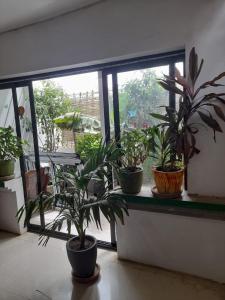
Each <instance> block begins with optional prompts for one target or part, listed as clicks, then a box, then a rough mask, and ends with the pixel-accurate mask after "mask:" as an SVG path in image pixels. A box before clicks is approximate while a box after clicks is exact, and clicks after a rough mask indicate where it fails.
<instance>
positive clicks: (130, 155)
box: [118, 129, 148, 194]
mask: <svg viewBox="0 0 225 300" xmlns="http://www.w3.org/2000/svg"><path fill="white" fill-rule="evenodd" d="M120 145H121V149H122V153H123V156H122V157H121V159H120V163H121V167H120V170H119V173H118V177H119V182H120V186H121V188H122V191H123V193H126V194H137V193H139V192H140V190H141V186H142V182H143V169H142V164H143V162H144V161H145V160H146V158H147V157H148V147H147V146H148V145H147V141H146V135H145V133H144V130H141V129H133V130H129V131H124V132H123V135H122V138H121V141H120Z"/></svg>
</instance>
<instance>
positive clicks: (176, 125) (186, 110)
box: [151, 48, 225, 165]
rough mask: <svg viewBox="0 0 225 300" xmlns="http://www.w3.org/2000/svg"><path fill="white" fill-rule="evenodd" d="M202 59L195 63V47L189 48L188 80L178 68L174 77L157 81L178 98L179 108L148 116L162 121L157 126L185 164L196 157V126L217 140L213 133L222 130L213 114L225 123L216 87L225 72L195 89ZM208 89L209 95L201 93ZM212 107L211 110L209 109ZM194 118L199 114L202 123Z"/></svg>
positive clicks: (224, 101)
mask: <svg viewBox="0 0 225 300" xmlns="http://www.w3.org/2000/svg"><path fill="white" fill-rule="evenodd" d="M203 64H204V60H203V59H201V61H200V64H199V63H198V55H197V53H196V51H195V48H192V50H191V52H190V56H189V72H188V77H187V78H184V77H183V76H181V74H180V72H179V70H178V69H175V78H173V77H170V76H167V75H164V78H163V79H159V80H158V82H159V84H160V85H161V86H162V87H163V88H164V89H166V90H168V91H171V92H174V93H175V94H178V95H180V99H179V106H178V108H171V107H169V106H166V107H165V109H166V113H165V114H164V115H162V114H156V113H152V114H151V116H153V117H155V118H157V119H159V120H161V121H163V122H162V123H161V124H160V125H161V126H163V127H166V128H168V130H169V135H170V142H171V146H172V148H173V150H174V152H175V153H176V155H177V156H178V157H179V158H182V159H183V162H184V165H187V163H188V161H189V159H190V158H191V157H192V156H193V155H194V154H198V153H199V152H200V150H199V149H198V148H197V146H196V137H195V134H196V133H197V132H198V131H199V125H203V126H205V127H208V128H210V129H212V130H213V138H214V141H216V132H222V128H221V126H220V124H219V123H218V121H217V120H216V119H215V117H214V115H213V111H212V109H213V110H214V112H215V115H216V116H217V117H219V119H221V120H222V121H224V122H225V114H224V112H223V110H222V109H221V104H222V105H224V104H225V99H224V96H225V93H217V92H216V91H215V92H214V91H213V89H214V90H216V88H217V87H221V86H224V85H223V84H221V83H219V80H221V79H222V78H224V77H225V72H223V73H221V74H219V75H218V76H216V77H215V78H213V79H212V80H209V81H206V82H204V83H202V84H201V85H200V86H199V87H197V88H196V86H195V85H196V82H197V79H198V78H199V75H200V73H201V70H202V67H203ZM207 88H210V92H209V93H206V94H205V93H203V91H204V90H205V89H207ZM211 108H212V109H211ZM194 115H199V117H200V119H201V120H202V121H203V122H202V124H199V123H198V122H196V121H195V120H196V118H193V116H194Z"/></svg>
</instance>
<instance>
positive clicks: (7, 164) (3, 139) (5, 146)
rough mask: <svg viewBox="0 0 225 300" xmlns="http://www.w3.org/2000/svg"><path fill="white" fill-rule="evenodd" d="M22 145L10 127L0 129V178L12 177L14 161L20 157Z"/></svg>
mask: <svg viewBox="0 0 225 300" xmlns="http://www.w3.org/2000/svg"><path fill="white" fill-rule="evenodd" d="M23 144H24V142H22V140H21V139H19V138H18V137H17V136H16V135H15V134H14V132H13V129H12V128H11V127H7V128H5V127H0V177H2V178H11V177H12V176H13V175H14V168H15V160H16V159H17V158H19V157H20V156H21V155H22V153H23V151H22V145H23Z"/></svg>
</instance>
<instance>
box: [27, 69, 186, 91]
mask: <svg viewBox="0 0 225 300" xmlns="http://www.w3.org/2000/svg"><path fill="white" fill-rule="evenodd" d="M178 68H179V69H181V65H180V64H179V65H178ZM152 69H153V70H155V72H156V74H157V76H158V77H161V76H162V74H168V66H162V67H156V68H152ZM141 76H142V72H141V71H140V70H137V71H129V72H123V73H119V74H118V84H119V88H121V87H122V86H123V85H124V84H126V82H128V81H130V80H132V79H135V78H137V79H140V78H141ZM51 80H52V81H54V82H55V83H56V84H58V85H59V86H61V87H62V88H63V89H64V90H65V92H66V93H68V94H70V95H72V94H74V93H75V94H78V93H85V92H91V91H95V92H97V91H98V72H91V73H84V74H78V75H71V76H65V77H58V78H54V79H51ZM108 82H109V90H111V89H112V88H111V86H112V85H111V80H110V78H109V79H108ZM33 84H34V88H35V87H40V81H36V82H34V83H33Z"/></svg>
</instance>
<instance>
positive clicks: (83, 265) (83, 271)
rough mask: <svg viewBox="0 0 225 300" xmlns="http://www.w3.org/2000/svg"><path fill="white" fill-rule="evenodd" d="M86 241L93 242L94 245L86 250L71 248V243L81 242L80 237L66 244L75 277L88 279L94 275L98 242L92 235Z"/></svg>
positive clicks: (87, 236)
mask: <svg viewBox="0 0 225 300" xmlns="http://www.w3.org/2000/svg"><path fill="white" fill-rule="evenodd" d="M86 239H87V240H89V241H91V242H92V245H91V246H90V247H89V248H88V249H84V250H74V249H71V247H70V243H71V241H74V240H79V238H78V237H73V238H71V239H70V240H69V241H68V242H67V243H66V250H67V255H68V258H69V262H70V264H71V267H72V272H73V275H74V276H76V277H81V278H87V277H90V276H92V275H93V274H94V270H95V265H96V260H97V240H96V239H95V238H94V237H93V236H91V235H86Z"/></svg>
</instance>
